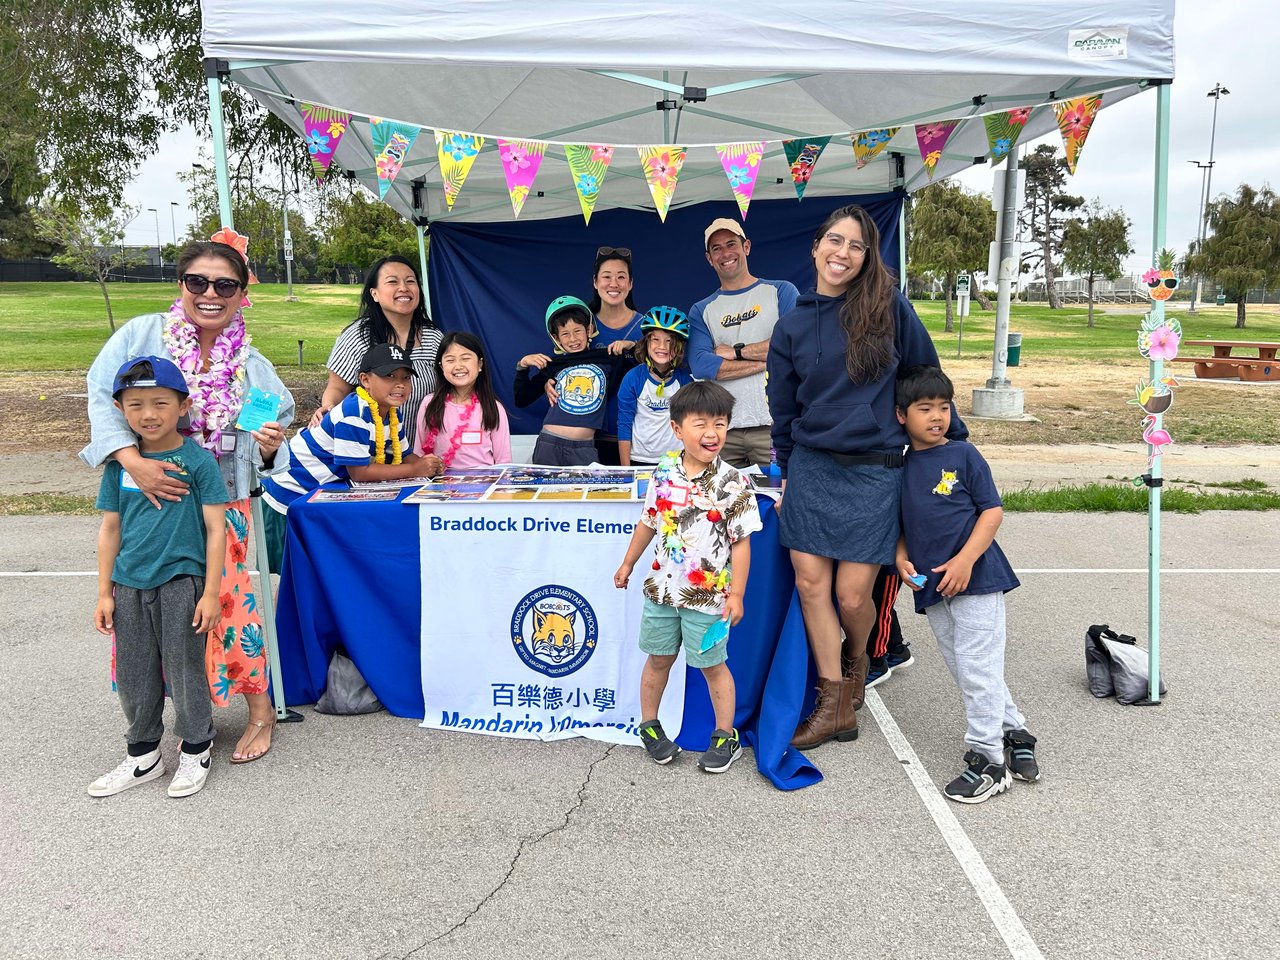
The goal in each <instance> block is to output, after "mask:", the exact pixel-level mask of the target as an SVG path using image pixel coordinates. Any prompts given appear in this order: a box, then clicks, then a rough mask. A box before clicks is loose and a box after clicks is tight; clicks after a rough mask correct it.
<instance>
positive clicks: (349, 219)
mask: <svg viewBox="0 0 1280 960" xmlns="http://www.w3.org/2000/svg"><path fill="white" fill-rule="evenodd" d="M321 226H322V228H323V229H324V233H325V244H324V248H323V251H322V260H323V261H324V262H325V263H326V264H327V265H329V266H330V267H331V268H335V267H339V266H353V267H356V268H357V269H360V270H363V269H365V268H367V267H368V266H369V265H370V264H371V263H373V262H374V261H375V260H379V259H381V258H382V257H386V256H390V255H391V254H399V255H400V256H402V257H405V258H407V259H408V260H409V262H410V263H417V262H418V235H417V231H416V230H414V228H413V225H412V224H410V223H409V221H407V220H405V219H403V218H402V217H401V216H400V215H399V214H398V213H396V212H395V211H394V210H393V209H391V207H389V206H387V205H386V204H385V203H382V202H381V201H379V200H375V199H373V197H372V196H371V195H370V194H368V193H367V192H366V191H365V190H363V189H357V190H355V191H353V192H352V193H351V194H350V195H349V196H347V197H336V198H334V199H331V200H330V202H329V204H328V207H327V210H326V211H325V213H324V215H323V216H322V218H321Z"/></svg>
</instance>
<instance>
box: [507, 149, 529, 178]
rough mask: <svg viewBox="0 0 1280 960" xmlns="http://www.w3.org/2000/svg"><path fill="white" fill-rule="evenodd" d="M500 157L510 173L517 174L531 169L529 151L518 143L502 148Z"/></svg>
mask: <svg viewBox="0 0 1280 960" xmlns="http://www.w3.org/2000/svg"><path fill="white" fill-rule="evenodd" d="M500 155H501V157H502V162H503V163H504V164H505V165H506V167H507V172H508V173H517V172H518V171H520V170H527V169H528V168H529V151H527V150H526V149H525V148H524V147H522V146H520V144H518V143H508V144H507V145H506V146H505V147H503V148H502V150H501V151H500Z"/></svg>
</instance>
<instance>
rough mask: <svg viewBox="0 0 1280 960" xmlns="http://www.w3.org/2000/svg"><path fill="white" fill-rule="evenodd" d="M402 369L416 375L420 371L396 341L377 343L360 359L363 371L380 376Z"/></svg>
mask: <svg viewBox="0 0 1280 960" xmlns="http://www.w3.org/2000/svg"><path fill="white" fill-rule="evenodd" d="M401 369H404V370H408V371H409V373H410V374H412V375H413V376H415V377H416V376H417V375H418V371H416V370H414V369H413V361H412V360H410V359H409V357H408V356H407V355H406V354H405V352H404V351H403V350H401V349H400V348H399V347H397V346H396V345H395V344H394V343H375V344H374V345H373V346H372V347H370V348H369V349H368V350H366V351H365V354H364V357H363V359H361V361H360V372H361V373H372V374H374V375H375V376H379V377H385V376H386V375H387V374H389V373H391V372H392V371H394V370H401Z"/></svg>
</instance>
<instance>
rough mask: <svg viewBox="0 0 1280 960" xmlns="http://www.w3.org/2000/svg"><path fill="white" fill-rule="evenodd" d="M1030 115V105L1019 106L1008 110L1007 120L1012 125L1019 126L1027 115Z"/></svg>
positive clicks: (1025, 120)
mask: <svg viewBox="0 0 1280 960" xmlns="http://www.w3.org/2000/svg"><path fill="white" fill-rule="evenodd" d="M1029 116H1031V108H1030V107H1019V108H1018V109H1017V110H1010V111H1009V122H1010V123H1012V124H1013V125H1014V126H1018V127H1021V126H1023V125H1024V124H1025V123H1026V122H1027V117H1029Z"/></svg>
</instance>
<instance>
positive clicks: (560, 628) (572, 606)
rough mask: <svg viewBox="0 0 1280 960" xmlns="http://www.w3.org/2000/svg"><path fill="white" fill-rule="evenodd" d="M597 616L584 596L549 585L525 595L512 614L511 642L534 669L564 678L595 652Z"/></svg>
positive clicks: (520, 655) (528, 665)
mask: <svg viewBox="0 0 1280 960" xmlns="http://www.w3.org/2000/svg"><path fill="white" fill-rule="evenodd" d="M597 635H598V624H597V623H596V613H595V611H594V610H592V609H591V604H589V603H587V601H586V599H585V598H584V597H583V596H582V594H580V593H578V592H577V591H576V590H570V589H569V588H568V587H562V586H560V585H558V584H553V583H552V584H547V585H546V586H542V587H539V588H538V589H537V590H534V591H532V592H531V593H527V594H525V596H524V597H523V598H522V599H521V600H520V602H519V603H518V604H516V608H515V611H514V612H513V613H512V615H511V642H512V645H513V646H514V647H515V651H516V654H517V655H518V656H519V657H520V659H521V660H523V661H524V664H525V666H527V667H529V668H530V669H531V670H536V671H538V672H539V673H542V674H546V675H547V676H548V677H563V676H567V675H568V674H570V673H573V672H575V671H576V670H579V669H581V668H582V666H583V665H584V664H585V663H586V662H587V661H588V660H590V659H591V655H592V654H593V653H595V650H596V643H597V639H598V637H597Z"/></svg>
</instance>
